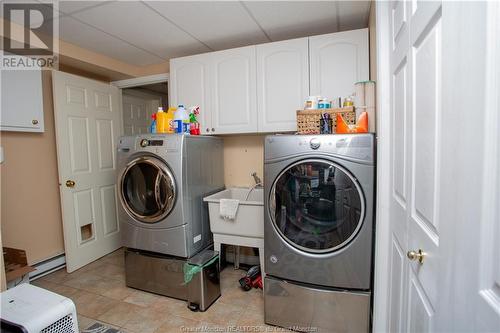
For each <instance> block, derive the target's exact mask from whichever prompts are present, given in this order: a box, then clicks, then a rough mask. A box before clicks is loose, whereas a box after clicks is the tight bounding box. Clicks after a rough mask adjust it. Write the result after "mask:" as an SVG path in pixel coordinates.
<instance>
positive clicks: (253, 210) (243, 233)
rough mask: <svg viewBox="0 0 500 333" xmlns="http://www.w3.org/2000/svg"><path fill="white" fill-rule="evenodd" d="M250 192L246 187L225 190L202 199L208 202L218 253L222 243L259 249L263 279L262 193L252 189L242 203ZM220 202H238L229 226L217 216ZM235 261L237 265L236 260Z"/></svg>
mask: <svg viewBox="0 0 500 333" xmlns="http://www.w3.org/2000/svg"><path fill="white" fill-rule="evenodd" d="M249 191H250V189H249V188H240V187H233V188H228V189H226V190H224V191H220V192H217V193H215V194H212V195H210V196H208V197H205V198H203V201H205V202H208V212H209V217H210V230H211V231H212V233H213V235H214V250H215V251H219V253H220V250H221V244H228V245H235V246H248V247H256V248H258V249H259V260H260V266H261V267H260V268H261V272H262V277H264V276H265V274H264V190H263V189H262V188H255V189H253V190H252V192H251V193H250V195H249V196H248V199H247V200H245V198H246V197H247V195H248V194H249ZM221 199H233V200H238V201H239V206H238V214H237V215H236V218H235V219H234V221H231V223H228V221H226V220H224V219H223V218H222V217H221V216H220V201H221ZM235 255H236V254H235ZM219 258H220V257H219ZM219 260H220V259H219ZM235 262H236V263H238V259H237V258H235Z"/></svg>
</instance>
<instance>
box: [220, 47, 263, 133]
mask: <svg viewBox="0 0 500 333" xmlns="http://www.w3.org/2000/svg"><path fill="white" fill-rule="evenodd" d="M211 55H212V66H211V74H210V75H211V79H210V82H211V86H212V89H213V94H212V96H213V102H212V105H213V108H212V115H211V116H212V128H211V134H228V133H252V132H257V103H256V78H255V76H256V75H255V46H247V47H241V48H237V49H230V50H225V51H219V52H214V53H212V54H211Z"/></svg>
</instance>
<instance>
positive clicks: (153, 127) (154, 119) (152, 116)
mask: <svg viewBox="0 0 500 333" xmlns="http://www.w3.org/2000/svg"><path fill="white" fill-rule="evenodd" d="M151 119H153V121H152V122H151V126H149V132H150V133H151V134H155V133H156V113H154V114H152V115H151Z"/></svg>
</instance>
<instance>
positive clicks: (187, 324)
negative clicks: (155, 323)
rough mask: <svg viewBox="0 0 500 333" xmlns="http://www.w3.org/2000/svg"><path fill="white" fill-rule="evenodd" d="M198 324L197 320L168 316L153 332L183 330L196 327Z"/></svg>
mask: <svg viewBox="0 0 500 333" xmlns="http://www.w3.org/2000/svg"><path fill="white" fill-rule="evenodd" d="M199 325H200V322H199V321H197V320H192V319H187V318H183V317H178V316H170V317H169V318H168V320H167V321H166V322H164V323H163V324H161V325H160V327H158V328H157V329H156V330H155V331H154V333H172V332H185V331H186V329H189V328H196V327H198V326H199Z"/></svg>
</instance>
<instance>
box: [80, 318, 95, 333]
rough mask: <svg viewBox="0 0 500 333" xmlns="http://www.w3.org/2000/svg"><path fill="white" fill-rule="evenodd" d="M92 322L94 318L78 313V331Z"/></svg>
mask: <svg viewBox="0 0 500 333" xmlns="http://www.w3.org/2000/svg"><path fill="white" fill-rule="evenodd" d="M93 322H95V320H94V319H91V318H88V317H85V316H82V315H78V328H79V329H80V331H81V330H83V329H85V328H87V327H89V326H90V324H92V323H93Z"/></svg>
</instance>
